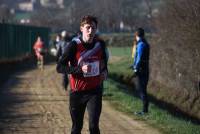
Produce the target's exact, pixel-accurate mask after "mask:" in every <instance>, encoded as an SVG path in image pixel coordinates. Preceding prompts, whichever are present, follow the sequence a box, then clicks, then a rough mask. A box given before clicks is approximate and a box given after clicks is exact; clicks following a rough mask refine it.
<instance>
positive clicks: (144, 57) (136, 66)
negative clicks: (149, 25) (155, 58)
mask: <svg viewBox="0 0 200 134" xmlns="http://www.w3.org/2000/svg"><path fill="white" fill-rule="evenodd" d="M144 36H145V33H144V29H142V28H138V29H137V31H136V32H135V38H136V42H137V43H136V52H135V54H134V62H133V64H132V69H133V71H134V75H135V76H136V89H137V91H139V94H140V98H141V100H142V102H143V108H142V111H139V112H135V114H137V115H144V114H145V113H148V106H149V100H148V96H147V84H148V80H149V51H150V48H149V44H148V42H147V41H146V39H145V38H144Z"/></svg>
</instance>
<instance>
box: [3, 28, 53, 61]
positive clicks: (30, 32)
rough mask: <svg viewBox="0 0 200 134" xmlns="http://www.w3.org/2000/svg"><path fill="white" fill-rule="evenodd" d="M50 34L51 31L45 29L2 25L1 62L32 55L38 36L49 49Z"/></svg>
mask: <svg viewBox="0 0 200 134" xmlns="http://www.w3.org/2000/svg"><path fill="white" fill-rule="evenodd" d="M49 32H50V29H49V28H45V27H35V26H24V25H14V24H0V60H2V59H12V58H17V57H20V56H24V55H27V54H31V53H32V50H33V49H32V48H33V47H32V46H33V44H34V42H35V41H36V39H37V37H38V36H41V38H42V40H43V41H44V43H45V46H46V47H47V46H48V42H49Z"/></svg>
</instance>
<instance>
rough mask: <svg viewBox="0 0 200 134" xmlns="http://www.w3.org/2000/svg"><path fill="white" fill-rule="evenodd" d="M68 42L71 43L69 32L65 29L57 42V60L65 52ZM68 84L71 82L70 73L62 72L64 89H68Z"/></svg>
mask: <svg viewBox="0 0 200 134" xmlns="http://www.w3.org/2000/svg"><path fill="white" fill-rule="evenodd" d="M68 44H69V37H68V35H67V32H66V31H65V30H64V31H62V32H61V35H60V40H59V41H58V42H57V55H56V61H57V62H58V61H59V59H60V58H61V57H62V55H63V54H64V49H65V47H66V46H67V45H68ZM68 84H69V80H68V74H66V73H64V74H62V86H63V88H64V90H67V87H68Z"/></svg>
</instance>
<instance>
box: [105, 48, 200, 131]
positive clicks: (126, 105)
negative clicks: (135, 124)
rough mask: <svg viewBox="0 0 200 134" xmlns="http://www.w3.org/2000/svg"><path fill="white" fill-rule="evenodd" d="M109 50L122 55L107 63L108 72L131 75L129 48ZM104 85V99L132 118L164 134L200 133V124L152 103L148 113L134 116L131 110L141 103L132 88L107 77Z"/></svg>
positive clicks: (134, 109)
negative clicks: (118, 58)
mask: <svg viewBox="0 0 200 134" xmlns="http://www.w3.org/2000/svg"><path fill="white" fill-rule="evenodd" d="M109 50H110V51H111V54H112V55H111V57H112V56H120V57H122V56H123V58H122V59H121V60H119V61H117V62H114V63H112V62H110V63H109V72H110V74H118V75H131V73H132V70H130V69H127V67H128V66H129V65H130V64H131V57H130V53H129V51H130V48H110V49H109ZM111 59H112V58H111ZM104 87H105V90H104V99H105V100H107V101H110V102H111V103H112V104H113V105H114V107H115V108H116V109H118V110H120V111H122V112H124V113H126V114H128V115H129V116H131V117H132V118H134V119H137V120H143V121H144V122H146V123H148V124H150V125H152V126H154V127H156V128H158V129H160V130H161V132H163V133H164V134H200V125H197V124H194V123H192V122H191V121H186V120H184V119H181V118H178V117H175V116H174V115H171V114H170V113H169V112H168V111H165V110H163V109H160V108H159V107H158V106H156V105H154V104H152V103H150V107H149V109H150V112H149V114H147V115H145V116H143V117H136V116H134V114H133V112H134V111H139V110H140V109H141V106H142V105H141V101H140V99H139V98H138V97H136V96H134V91H133V89H130V87H128V86H127V85H123V84H122V83H119V82H117V81H114V80H113V79H108V80H107V81H106V82H105V84H104Z"/></svg>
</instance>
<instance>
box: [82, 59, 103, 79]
mask: <svg viewBox="0 0 200 134" xmlns="http://www.w3.org/2000/svg"><path fill="white" fill-rule="evenodd" d="M83 65H88V66H89V68H90V69H89V71H88V72H87V73H84V74H83V76H84V77H92V76H97V75H99V61H95V62H84V63H83Z"/></svg>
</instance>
